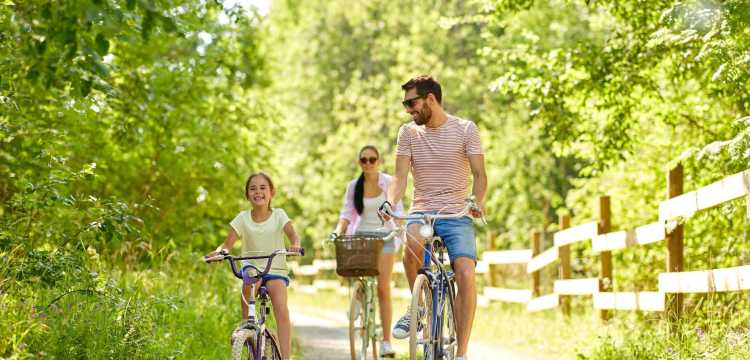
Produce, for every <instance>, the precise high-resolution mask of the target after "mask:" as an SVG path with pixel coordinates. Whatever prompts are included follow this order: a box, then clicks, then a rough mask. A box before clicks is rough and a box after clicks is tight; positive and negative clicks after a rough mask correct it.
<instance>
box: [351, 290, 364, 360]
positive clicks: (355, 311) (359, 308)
mask: <svg viewBox="0 0 750 360" xmlns="http://www.w3.org/2000/svg"><path fill="white" fill-rule="evenodd" d="M365 298H366V294H365V288H364V284H362V282H360V281H357V282H356V283H355V285H354V291H352V300H351V302H350V303H349V351H350V352H349V353H350V354H351V356H352V360H365V359H367V345H368V340H369V339H368V336H367V335H368V334H367V319H366V312H365V310H366V309H365V301H366V300H365Z"/></svg>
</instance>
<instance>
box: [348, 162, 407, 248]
mask: <svg viewBox="0 0 750 360" xmlns="http://www.w3.org/2000/svg"><path fill="white" fill-rule="evenodd" d="M391 181H392V177H391V176H390V175H388V174H385V173H382V172H381V173H378V187H379V188H380V189H381V190H383V192H384V193H385V194H388V187H389V186H391ZM356 185H357V179H354V180H352V181H350V182H349V185H347V187H346V194H345V195H344V205H343V206H342V207H341V212H340V214H339V219H346V220H349V227H347V229H346V233H347V234H348V235H352V234H354V232H355V231H356V230H357V226H359V221H360V220H361V217H360V216H359V214H358V213H357V208H356V207H354V187H355V186H356ZM393 210H394V211H395V212H396V214H400V213H403V212H404V205H403V203H402V202H401V201H399V202H398V204H396V205H395V206H394V209H393Z"/></svg>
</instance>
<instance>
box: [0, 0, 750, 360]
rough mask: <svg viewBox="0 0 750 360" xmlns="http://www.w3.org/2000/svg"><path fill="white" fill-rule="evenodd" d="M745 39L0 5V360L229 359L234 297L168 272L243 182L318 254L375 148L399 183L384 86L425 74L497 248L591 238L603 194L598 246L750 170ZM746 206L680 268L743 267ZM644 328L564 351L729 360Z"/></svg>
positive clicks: (637, 17)
mask: <svg viewBox="0 0 750 360" xmlns="http://www.w3.org/2000/svg"><path fill="white" fill-rule="evenodd" d="M748 25H750V4H748V2H747V1H743V0H729V1H721V2H720V1H702V0H701V1H699V0H690V1H683V2H677V1H669V0H658V1H645V2H644V1H612V0H599V1H561V0H555V1H530V0H474V1H440V2H435V1H433V2H419V1H406V2H401V3H399V4H398V6H394V3H393V2H391V1H382V0H371V1H358V2H330V1H276V2H274V3H273V8H272V10H271V13H270V14H269V15H268V17H261V16H259V15H257V14H255V13H253V12H252V11H247V10H244V9H243V8H241V7H239V6H236V7H233V8H227V9H225V8H224V6H223V5H222V4H221V2H220V1H189V0H170V1H162V0H159V1H156V0H125V1H116V0H79V1H63V2H60V1H58V2H50V1H36V0H32V1H0V204H1V205H0V225H1V226H0V254H2V256H0V264H1V265H2V266H1V267H0V306H2V308H1V309H0V310H1V311H0V312H2V313H4V314H11V316H8V317H4V318H3V319H0V335H2V336H0V339H3V340H2V341H0V356H3V357H7V356H15V357H18V358H21V357H24V356H40V352H45V353H47V354H51V355H53V356H57V357H61V358H67V357H73V356H81V357H120V356H121V355H122V356H123V357H125V356H127V355H124V354H126V353H125V351H126V350H131V351H133V352H132V354H137V355H136V356H138V357H155V358H165V357H166V358H168V357H186V358H195V357H201V356H203V357H220V356H223V355H222V354H226V351H224V350H226V349H218V350H216V352H215V353H212V354H208V355H206V353H205V352H204V351H206V349H210V351H213V350H214V349H215V347H213V346H207V344H217V343H225V340H226V339H225V338H223V337H222V338H221V339H218V338H217V336H218V335H216V334H224V333H225V331H226V330H225V329H226V328H228V327H231V326H230V325H228V324H229V322H230V321H231V320H230V318H229V317H227V315H221V314H226V313H227V309H235V310H236V304H231V305H228V304H225V303H223V302H222V303H221V304H219V305H216V306H215V305H213V304H212V302H217V301H219V299H221V301H224V300H223V299H225V298H229V297H230V296H229V295H230V292H229V290H226V289H227V288H228V286H227V285H228V281H227V280H226V279H224V280H219V281H220V284H221V286H222V290H221V291H222V292H221V294H218V295H217V294H216V293H215V292H214V291H213V287H212V285H211V283H210V282H200V281H198V282H195V283H191V284H194V285H195V286H194V287H186V286H184V283H183V282H169V281H168V279H169V276H182V277H186V278H187V277H191V278H193V277H192V275H193V274H194V273H199V272H200V271H201V270H199V269H197V268H195V265H194V264H192V263H191V262H190V261H188V260H186V259H182V260H179V262H178V263H177V264H175V263H174V262H173V261H175V260H174V259H175V257H176V258H178V259H179V257H180V256H186V255H184V254H188V253H189V251H190V250H191V249H196V250H198V251H199V252H203V251H205V250H206V249H208V248H211V247H213V246H215V245H216V244H217V243H218V242H219V241H220V238H221V237H222V236H223V235H224V234H225V232H226V229H227V222H228V221H229V220H230V219H231V218H232V217H233V216H234V215H235V214H236V213H237V212H238V211H239V210H241V209H242V208H243V207H246V206H247V204H246V202H245V201H244V200H243V191H242V190H243V189H242V185H243V184H244V180H245V178H246V176H247V175H248V173H249V172H253V171H258V170H265V171H268V172H270V173H271V174H272V176H273V178H274V181H275V183H276V185H277V187H278V194H277V198H276V199H274V205H275V206H280V207H282V208H284V209H286V210H287V212H288V213H289V214H290V216H291V218H292V219H293V221H294V223H295V225H296V227H297V229H298V231H299V232H300V233H301V234H302V237H303V245H304V246H305V247H307V248H308V249H316V250H318V254H317V255H318V256H329V255H331V254H330V253H329V252H330V250H324V249H322V247H321V246H320V241H321V240H322V239H324V238H325V234H327V233H328V232H329V231H330V230H331V229H332V228H333V226H334V224H335V222H336V220H337V215H338V210H339V206H340V205H341V198H342V196H343V194H344V191H345V186H346V184H347V182H348V181H349V180H351V179H354V178H355V177H356V176H357V175H358V171H359V170H358V167H357V165H356V160H357V159H356V151H358V150H359V149H360V148H361V147H362V146H363V145H365V144H374V145H376V146H378V148H379V149H380V151H381V153H382V157H383V158H384V160H385V163H384V164H385V165H384V170H385V171H386V172H392V171H393V160H394V159H393V156H394V155H393V154H394V145H395V137H396V132H397V129H398V127H399V126H400V125H401V124H403V123H405V122H407V121H409V119H408V117H407V116H406V114H405V113H404V112H403V109H402V108H401V106H400V100H401V97H402V95H403V94H402V91H401V89H400V84H401V83H403V82H404V81H405V80H407V79H408V78H410V77H412V76H414V75H417V74H421V73H430V74H433V75H435V76H436V77H437V78H438V79H439V80H440V81H441V83H442V85H443V89H444V94H445V96H444V104H445V107H446V109H447V110H448V111H449V112H450V113H453V114H455V115H457V116H460V117H464V118H467V119H469V120H472V121H475V122H476V123H477V124H478V125H479V127H480V129H481V136H482V140H483V145H484V149H485V158H486V164H487V171H488V174H489V179H490V183H489V191H488V195H487V208H488V217H489V220H490V226H489V227H487V228H486V229H492V230H493V231H495V232H497V233H499V234H500V237H501V238H500V241H499V242H497V243H498V246H500V247H501V248H526V247H528V242H529V239H528V233H529V230H532V229H535V230H539V229H542V228H544V230H546V231H547V232H549V231H553V230H554V229H555V225H553V224H555V223H556V222H557V220H556V217H557V214H558V213H569V214H571V215H572V216H573V223H574V224H576V223H581V222H584V221H588V220H591V219H594V218H595V217H596V213H597V210H596V208H595V206H594V202H595V200H596V199H597V197H598V196H600V195H603V194H607V195H610V196H611V197H612V215H613V218H612V219H613V229H626V228H632V227H635V226H639V225H644V224H647V223H651V222H654V221H656V219H657V209H658V204H659V202H660V201H661V200H663V198H664V190H665V188H666V184H665V173H666V171H667V170H668V168H669V167H671V166H672V165H674V164H675V163H676V162H677V161H680V162H681V163H682V164H683V165H684V167H685V175H686V177H685V190H686V191H690V190H693V189H695V188H698V187H700V186H703V185H707V184H709V183H711V182H713V181H716V180H718V179H721V178H723V177H725V176H728V175H731V174H734V173H736V172H739V171H742V170H745V169H747V164H748V158H750V130H749V129H750V120H748V117H747V116H748V109H749V108H750V95H749V94H750V91H749V90H750V88H749V87H750V70H748V69H750V67H748V66H747V65H748V62H750V53H749V52H748V49H750V36H748V29H749V28H750V27H748ZM407 204H408V199H407ZM744 205H745V204H744V203H743V202H742V201H735V202H731V203H729V204H725V205H723V206H721V207H719V208H718V209H713V210H710V211H707V212H704V213H700V214H697V215H695V216H693V217H691V218H689V219H687V220H686V221H687V222H686V223H685V226H686V234H688V236H686V244H687V249H688V250H687V252H686V267H687V268H688V269H689V270H692V269H695V270H699V269H708V268H715V267H726V266H736V265H740V264H746V263H748V252H747V249H746V246H744V245H743V244H745V243H746V240H747V234H748V226H747V221H746V219H745V211H746V210H745V206H744ZM574 250H575V252H576V253H575V254H574V257H575V258H587V259H588V258H592V256H591V254H590V252H589V249H588V248H585V247H584V248H577V249H574ZM180 254H183V255H180ZM664 256H665V255H664V251H663V250H662V248H661V247H659V246H657V245H651V246H647V247H642V248H638V249H633V250H630V249H629V250H627V251H622V252H616V253H615V257H614V264H615V272H614V273H615V279H614V284H613V286H614V288H615V289H617V290H620V289H622V290H628V291H632V290H633V289H638V290H641V289H643V290H653V289H654V288H655V287H656V279H657V274H658V273H659V272H661V270H662V269H663V267H664V265H663V262H664ZM309 259H311V258H308V259H306V261H307V260H309ZM171 265H175V266H177V268H176V269H173V270H174V272H170V271H171V270H170V269H169V267H170V266H171ZM574 265H575V268H574V270H575V274H576V276H588V275H595V274H594V273H595V270H594V269H595V267H593V266H592V265H591V264H590V263H586V262H579V263H575V264H574ZM135 269H137V270H138V271H133V270H135ZM131 271H132V272H131ZM92 272H96V274H97V275H96V276H94V275H92ZM105 274H109V275H105ZM201 276H202V277H200V279H203V280H206V281H209V280H216V279H217V278H215V277H213V276H211V275H208V276H206V275H205V274H201ZM207 289H211V290H210V291H208V290H207ZM65 294H67V295H65ZM24 298H28V299H29V301H22V300H21V299H24ZM55 299H57V300H55ZM686 302H687V304H688V305H689V306H690V308H691V309H699V310H696V314H697V316H696V317H697V318H698V319H699V320H698V322H697V323H690V325H686V326H688V327H686V329H688V330H685V331H686V332H685V334H688V333H689V332H690V331H694V329H695V328H696V327H698V328H701V329H704V330H707V329H709V328H711V329H715V333H716V334H725V335H726V336H729V335H727V334H733V333H736V331H737V330H736V329H737V328H741V327H746V324H745V323H744V322H743V321H745V320H744V319H743V320H742V321H739V322H731V323H728V325H727V326H726V327H720V326H719V325H718V324H708V323H701V322H700V321H703V320H707V319H713V318H716V316H714V315H713V314H710V313H709V312H707V311H703V310H700V309H703V306H704V305H705V304H706V298H705V297H700V296H696V297H689V298H688V299H687V301H686ZM737 303H738V301H737V299H734V298H731V297H721V298H717V299H711V304H712V305H713V308H716V309H721V310H722V311H726V312H727V314H731V313H733V312H734V313H737V312H742V311H743V308H742V307H739V306H738V305H737ZM50 304H53V305H54V309H53V305H50ZM45 308H49V309H45ZM74 308H75V310H76V311H72V310H74ZM93 309H102V310H103V311H93ZM42 312H43V313H44V315H45V317H42V316H37V315H39V314H41V313H42ZM35 314H36V315H35ZM215 314H220V315H215ZM719 318H721V319H729V318H730V316H725V315H721V316H720V317H719ZM232 319H233V318H232ZM640 320H643V319H640ZM640 320H639V322H638V323H637V324H639V325H642V322H640ZM519 322H523V321H519ZM102 324H113V325H112V326H109V327H102V326H103V325H102ZM690 326H693V330H690V329H689V327H690ZM6 329H7V330H6ZM50 329H65V330H66V333H65V336H62V337H56V338H50V337H49V336H48V334H49V332H50ZM631 330H632V329H631ZM631 330H627V329H626V330H623V331H626V332H627V331H631ZM661 331H663V329H661V328H658V327H647V328H645V330H644V334H643V335H641V334H638V335H634V336H628V337H624V338H623V337H621V336H620V335H617V333H616V332H615V333H614V334H613V335H612V336H610V337H603V338H602V339H601V341H600V342H599V343H597V344H596V348H594V349H593V350H592V351H590V352H589V351H582V352H581V353H582V354H585V356H589V355H590V354H593V355H591V356H593V357H595V358H623V357H624V358H627V357H631V358H633V357H634V358H637V357H639V356H640V354H645V353H647V352H655V353H660V354H663V353H665V352H667V353H669V351H668V349H669V348H670V346H671V347H672V349H673V350H675V351H679V354H687V353H701V354H703V353H704V352H706V353H708V354H711V355H710V356H714V357H715V358H722V357H723V356H725V355H726V354H729V353H728V352H727V351H729V350H728V349H729V347H728V346H727V344H730V343H731V341H729V340H726V341H724V340H722V337H721V336H719V335H717V336H716V337H710V339H711V340H710V341H707V342H706V341H703V340H700V341H699V340H696V341H693V340H690V341H687V342H685V343H682V344H681V345H679V346H676V345H673V344H668V343H667V342H659V341H657V340H654V341H651V342H647V341H645V339H648V338H649V335H650V334H660V332H661ZM152 334H157V336H155V337H154V336H151V335H152ZM195 334H202V335H200V336H195ZM205 334H210V335H205ZM99 335H100V336H99ZM156 338H158V339H161V340H162V343H161V344H157V343H155V342H154V339H156ZM688 338H690V337H689V336H687V335H685V339H688ZM186 339H187V340H186ZM690 339H692V338H690ZM722 341H723V342H722ZM738 341H739V340H738ZM744 341H745V340H741V341H739V342H737V344H740V345H742V346H744V345H743V344H744ZM639 343H642V345H638V344H639ZM706 344H709V345H706ZM730 345H731V344H730ZM72 347H75V348H76V349H78V350H75V351H90V352H88V353H84V352H75V351H73V350H70V349H71V348H72ZM86 349H88V350H86ZM677 349H679V350H677ZM71 351H73V352H71ZM127 354H130V353H127ZM582 356H584V355H582Z"/></svg>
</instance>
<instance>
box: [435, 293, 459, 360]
mask: <svg viewBox="0 0 750 360" xmlns="http://www.w3.org/2000/svg"><path fill="white" fill-rule="evenodd" d="M455 298H456V285H455V283H454V282H453V281H452V280H451V281H449V282H448V298H447V299H446V302H445V306H444V307H443V321H442V322H443V324H442V325H441V326H440V342H439V346H440V349H441V354H442V356H443V358H444V359H454V358H455V357H456V352H457V351H458V336H457V335H456V312H455V307H454V305H455Z"/></svg>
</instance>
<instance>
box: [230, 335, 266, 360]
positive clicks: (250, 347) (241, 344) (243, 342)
mask: <svg viewBox="0 0 750 360" xmlns="http://www.w3.org/2000/svg"><path fill="white" fill-rule="evenodd" d="M254 339H255V332H254V331H252V330H248V329H238V330H236V331H235V332H234V333H233V334H232V360H244V359H247V360H260V359H255V357H254V356H253V352H254V350H255V340H254Z"/></svg>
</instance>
